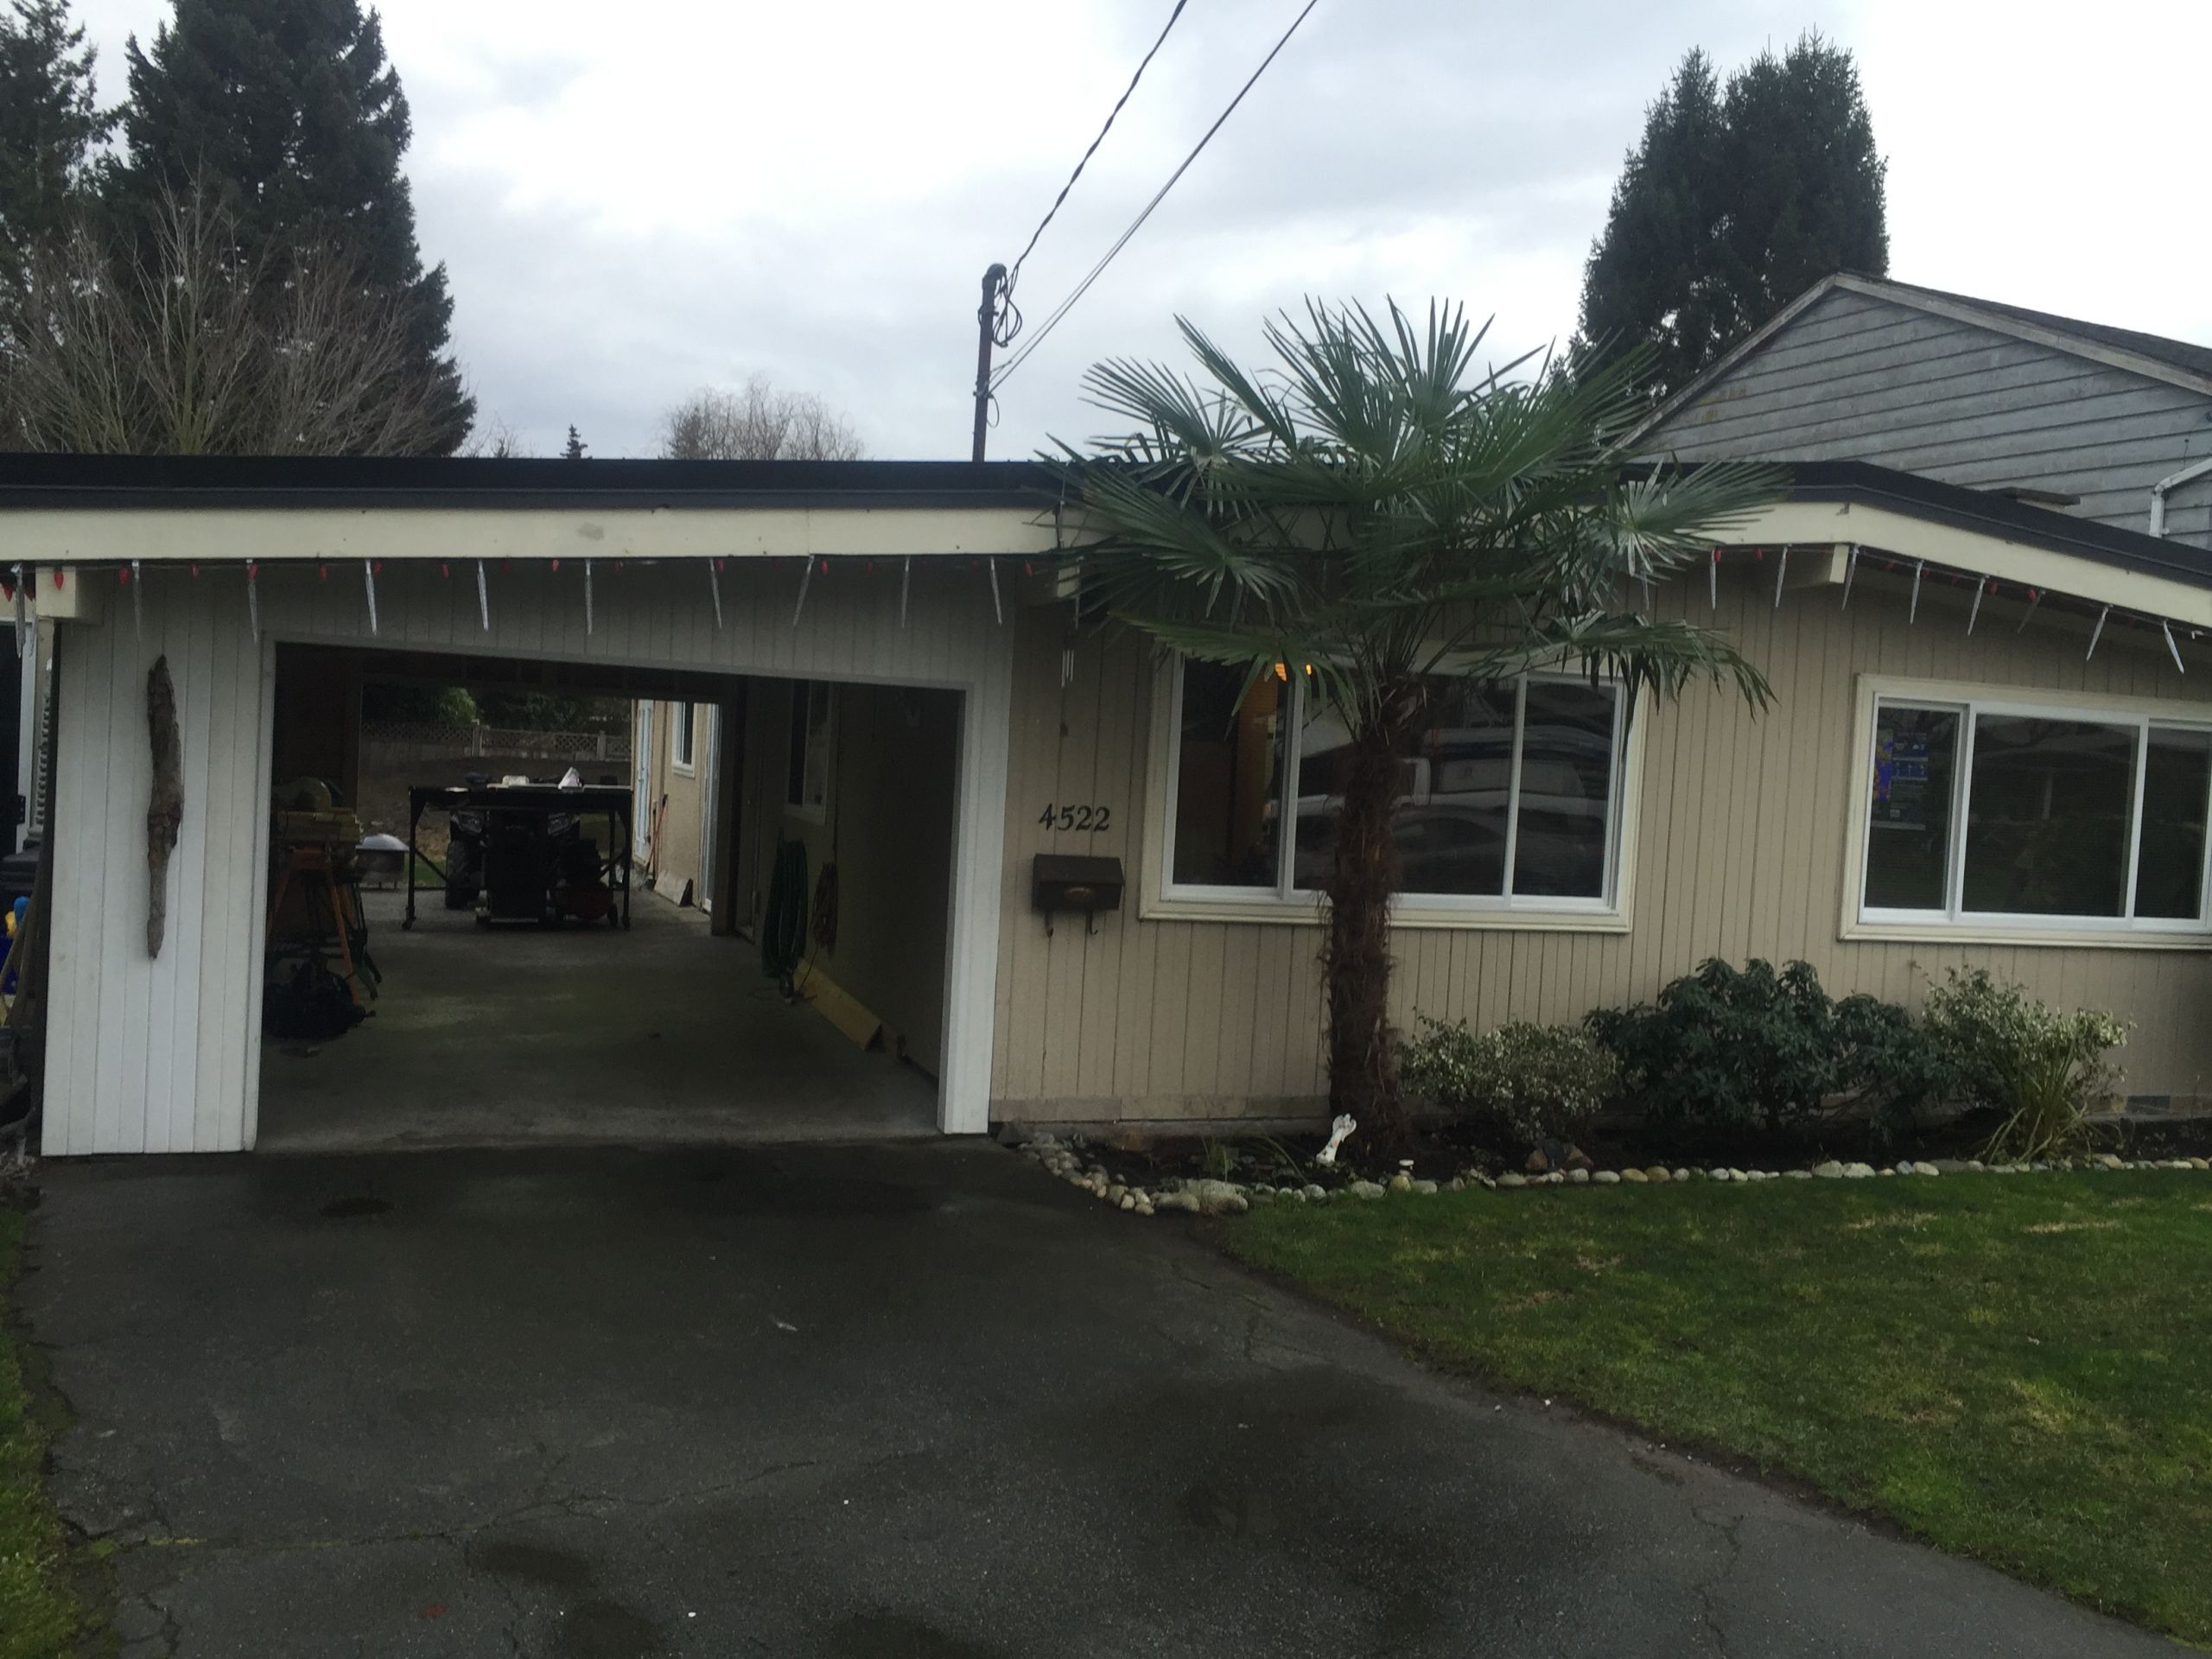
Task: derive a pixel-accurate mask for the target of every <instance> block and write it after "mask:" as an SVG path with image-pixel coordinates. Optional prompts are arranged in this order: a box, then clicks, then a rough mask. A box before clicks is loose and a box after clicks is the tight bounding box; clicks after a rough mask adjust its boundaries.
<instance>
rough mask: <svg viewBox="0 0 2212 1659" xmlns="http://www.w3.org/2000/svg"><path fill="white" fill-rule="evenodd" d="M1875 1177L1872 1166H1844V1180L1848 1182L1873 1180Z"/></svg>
mask: <svg viewBox="0 0 2212 1659" xmlns="http://www.w3.org/2000/svg"><path fill="white" fill-rule="evenodd" d="M1873 1177H1874V1166H1873V1165H1872V1164H1846V1165H1845V1166H1843V1179H1846V1180H1847V1181H1866V1180H1872V1179H1873Z"/></svg>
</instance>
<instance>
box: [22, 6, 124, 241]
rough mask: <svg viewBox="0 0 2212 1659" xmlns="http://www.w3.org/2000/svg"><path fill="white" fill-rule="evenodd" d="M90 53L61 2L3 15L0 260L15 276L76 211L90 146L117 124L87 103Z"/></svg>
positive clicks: (90, 90) (90, 83) (90, 72)
mask: <svg viewBox="0 0 2212 1659" xmlns="http://www.w3.org/2000/svg"><path fill="white" fill-rule="evenodd" d="M92 58H93V50H92V48H91V47H88V46H86V44H85V31H84V29H83V28H82V27H81V26H74V27H73V26H72V24H71V22H70V20H69V8H68V6H67V3H65V0H12V3H10V5H9V6H8V7H7V8H6V9H5V10H0V257H4V258H5V260H6V262H7V263H6V271H5V273H4V274H5V275H6V276H7V277H11V278H12V277H17V276H19V275H20V274H21V273H22V270H23V267H24V264H25V263H26V262H27V261H28V259H29V254H30V251H31V249H32V248H33V247H34V246H35V245H37V244H38V243H40V242H41V241H46V240H49V239H51V238H54V237H55V236H56V235H58V234H59V233H60V232H61V231H62V230H63V229H64V228H65V227H66V226H67V223H68V220H69V218H70V216H71V214H72V213H73V212H74V211H75V208H76V206H77V201H78V194H79V184H80V181H81V179H82V176H83V174H84V169H85V164H86V158H87V157H88V156H89V154H90V152H91V150H92V146H93V145H94V144H96V143H99V141H100V140H101V139H103V138H105V137H106V136H107V134H108V131H109V130H110V129H111V128H112V127H113V126H114V124H115V118H114V116H113V115H111V114H103V113H101V112H100V111H99V110H98V109H97V108H95V107H94V105H93V103H92Z"/></svg>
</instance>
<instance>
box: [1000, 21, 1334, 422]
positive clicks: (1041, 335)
mask: <svg viewBox="0 0 2212 1659" xmlns="http://www.w3.org/2000/svg"><path fill="white" fill-rule="evenodd" d="M1319 3H1321V0H1306V6H1305V9H1304V10H1301V11H1300V13H1299V14H1298V16H1295V17H1294V18H1292V19H1291V20H1290V27H1289V28H1288V29H1285V30H1283V32H1282V38H1281V39H1280V40H1278V41H1276V42H1275V43H1274V47H1273V48H1270V49H1269V51H1268V55H1267V56H1266V57H1264V58H1262V59H1261V60H1260V67H1258V68H1256V69H1255V70H1254V71H1253V72H1252V77H1251V79H1249V80H1247V81H1246V82H1245V83H1244V84H1243V86H1241V87H1239V88H1238V89H1237V92H1236V97H1234V98H1232V99H1230V100H1229V107H1228V108H1227V109H1225V110H1224V111H1222V112H1221V114H1220V115H1219V116H1217V118H1215V120H1214V124H1212V125H1211V126H1210V127H1208V128H1207V129H1206V130H1205V137H1201V138H1200V139H1199V140H1198V143H1197V144H1196V145H1195V146H1194V147H1193V148H1192V150H1191V153H1190V154H1189V155H1188V156H1185V157H1184V158H1183V164H1182V165H1181V166H1180V167H1179V168H1176V169H1175V170H1174V171H1173V173H1171V174H1169V175H1167V182H1166V183H1165V184H1163V185H1161V186H1160V188H1159V189H1158V190H1157V191H1156V192H1155V193H1154V195H1153V198H1152V200H1150V201H1148V202H1147V203H1145V205H1144V210H1143V212H1141V213H1139V214H1138V215H1137V216H1136V217H1135V219H1131V220H1130V221H1129V227H1128V229H1127V230H1125V231H1123V232H1122V233H1121V235H1119V236H1118V237H1116V238H1114V244H1113V245H1112V246H1111V247H1109V248H1108V249H1107V250H1106V251H1105V254H1104V255H1103V257H1101V258H1100V259H1099V261H1098V263H1097V264H1095V265H1093V266H1092V267H1091V268H1090V274H1089V275H1088V276H1086V277H1084V279H1083V280H1082V281H1081V282H1079V283H1077V284H1076V285H1075V291H1074V292H1072V293H1071V294H1070V295H1069V296H1067V298H1065V300H1062V301H1061V302H1059V304H1058V306H1056V307H1055V308H1053V310H1052V315H1049V316H1047V317H1046V319H1045V321H1043V322H1042V323H1040V324H1039V325H1038V327H1037V332H1036V333H1035V334H1032V335H1030V337H1029V343H1028V344H1027V345H1026V346H1023V347H1022V348H1021V349H1020V351H1019V352H1016V353H1014V355H1013V356H1012V357H1010V358H1008V359H1007V360H1006V362H1005V363H1004V364H1003V365H1001V366H1000V368H999V370H998V372H996V373H995V374H994V375H992V376H991V385H990V389H991V390H992V391H997V390H998V389H999V388H1000V387H1001V386H1002V385H1005V384H1006V382H1007V378H1008V377H1009V376H1011V375H1012V374H1013V373H1014V371H1015V370H1016V369H1018V368H1020V366H1021V365H1023V364H1024V363H1026V362H1027V361H1028V360H1029V354H1030V353H1032V352H1033V351H1035V350H1036V349H1037V348H1038V347H1039V346H1041V345H1043V344H1044V343H1045V340H1046V336H1048V335H1049V334H1051V333H1052V330H1053V329H1054V328H1056V327H1058V326H1059V323H1060V320H1061V319H1062V318H1063V317H1065V316H1066V315H1067V314H1068V313H1069V312H1070V311H1071V310H1073V309H1074V308H1075V303H1076V302H1077V300H1080V299H1081V298H1082V297H1083V296H1084V295H1085V294H1087V293H1088V292H1090V285H1091V284H1092V283H1095V282H1096V281H1097V280H1098V279H1099V277H1101V276H1103V274H1104V273H1105V270H1106V267H1107V266H1109V265H1110V264H1113V263H1114V257H1115V256H1116V254H1118V253H1120V252H1121V251H1122V249H1123V248H1125V247H1127V246H1128V243H1129V238H1131V237H1133V236H1135V234H1136V233H1137V232H1139V231H1140V230H1141V229H1142V228H1143V227H1144V222H1145V220H1147V219H1150V218H1151V217H1152V213H1153V210H1154V208H1155V207H1159V206H1160V203H1161V202H1162V201H1165V200H1166V199H1167V193H1168V192H1169V191H1170V190H1173V188H1175V184H1176V181H1178V180H1179V179H1180V178H1181V177H1182V176H1183V175H1184V174H1185V173H1187V172H1188V171H1190V168H1191V163H1192V162H1195V161H1197V160H1198V156H1199V153H1200V152H1201V151H1203V150H1204V149H1205V147H1206V146H1207V145H1208V144H1209V143H1212V142H1213V136H1214V134H1216V133H1217V132H1219V131H1220V130H1221V129H1222V127H1223V125H1224V124H1225V123H1227V121H1228V119H1229V118H1230V116H1232V115H1234V114H1236V106H1237V105H1239V104H1242V103H1243V101H1244V95H1245V94H1246V93H1247V92H1250V91H1251V90H1252V88H1253V87H1254V86H1257V85H1258V84H1259V79H1260V77H1261V76H1262V75H1264V74H1265V73H1267V72H1268V65H1269V64H1271V63H1273V62H1274V60H1275V57H1276V54H1279V53H1280V52H1281V50H1282V49H1283V48H1285V47H1286V46H1288V45H1289V44H1290V37H1291V36H1292V35H1295V34H1297V33H1298V26H1299V25H1300V23H1302V22H1305V21H1306V17H1307V16H1308V15H1309V14H1310V13H1311V12H1312V11H1313V8H1314V7H1315V6H1317V5H1319Z"/></svg>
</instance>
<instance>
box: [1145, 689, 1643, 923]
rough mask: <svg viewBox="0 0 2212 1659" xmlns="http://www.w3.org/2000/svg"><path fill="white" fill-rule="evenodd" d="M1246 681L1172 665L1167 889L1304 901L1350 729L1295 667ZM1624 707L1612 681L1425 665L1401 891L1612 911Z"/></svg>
mask: <svg viewBox="0 0 2212 1659" xmlns="http://www.w3.org/2000/svg"><path fill="white" fill-rule="evenodd" d="M1248 679H1249V675H1248V674H1247V672H1246V671H1244V670H1243V669H1238V668H1224V667H1221V666H1219V665H1217V664H1211V663H1198V662H1186V663H1185V664H1182V667H1181V670H1180V672H1179V677H1178V679H1177V682H1176V688H1175V691H1176V708H1175V733H1176V753H1175V756H1174V770H1173V803H1174V804H1173V813H1172V816H1171V835H1172V840H1173V846H1172V849H1171V855H1170V859H1169V871H1170V874H1171V883H1170V888H1169V892H1170V894H1171V896H1181V897H1200V898H1230V897H1236V898H1254V897H1259V898H1274V899H1309V900H1310V898H1311V896H1312V895H1313V893H1317V892H1319V890H1320V889H1321V888H1322V887H1325V885H1326V882H1327V880H1328V872H1329V865H1330V861H1331V859H1332V856H1333V855H1334V850H1335V839H1336V825H1337V814H1338V809H1339V807H1340V806H1341V805H1342V804H1343V784H1342V773H1343V767H1344V760H1345V758H1346V751H1347V748H1348V746H1349V743H1350V741H1351V739H1350V734H1349V733H1348V731H1347V730H1346V728H1345V727H1344V722H1343V721H1342V720H1341V719H1340V718H1338V715H1336V714H1335V713H1334V712H1333V711H1332V710H1330V709H1328V708H1326V707H1325V704H1324V703H1323V702H1322V699H1321V698H1320V697H1319V696H1318V695H1317V694H1316V693H1315V691H1314V690H1313V685H1312V683H1311V681H1310V679H1309V677H1307V676H1306V674H1304V673H1302V672H1296V671H1292V670H1291V669H1290V668H1289V667H1288V666H1287V664H1285V665H1278V666H1277V667H1276V668H1275V670H1274V671H1273V672H1272V673H1268V674H1264V675H1262V676H1261V677H1259V678H1258V679H1257V680H1255V681H1252V683H1250V685H1249V689H1248V687H1247V684H1246V682H1247V680H1248ZM1620 704H1621V699H1620V696H1619V693H1618V688H1616V687H1615V686H1613V685H1612V684H1611V683H1598V684H1592V683H1590V682H1589V681H1587V680H1586V679H1573V678H1569V677H1563V676H1562V677H1550V676H1529V677H1524V678H1521V679H1515V680H1503V681H1481V680H1473V679H1465V678H1457V677H1446V676H1439V677H1435V678H1433V679H1432V680H1431V681H1430V682H1429V683H1428V688H1427V701H1426V704H1425V706H1424V708H1423V710H1422V713H1421V717H1420V719H1419V720H1418V721H1416V723H1415V725H1414V729H1413V730H1412V731H1411V732H1410V733H1409V734H1408V736H1407V738H1406V740H1405V741H1404V743H1403V745H1402V747H1401V749H1400V752H1399V759H1400V764H1399V774H1398V775H1399V785H1398V787H1399V799H1398V804H1397V808H1396V810H1395V814H1394V815H1393V822H1392V834H1393V837H1394V839H1395V842H1396V843H1397V849H1398V858H1399V865H1400V877H1399V887H1398V891H1399V893H1401V894H1402V896H1403V897H1405V898H1407V899H1414V900H1416V901H1425V902H1433V903H1434V904H1436V905H1438V906H1442V907H1446V908H1452V907H1461V908H1468V909H1495V908H1516V907H1517V908H1528V909H1565V910H1576V909H1580V910H1593V909H1594V910H1602V909H1605V908H1606V907H1608V906H1610V905H1611V902H1612V897H1613V869H1614V846H1615V836H1616V822H1617V819H1618V811H1617V810H1616V804H1617V801H1618V794H1619V773H1620V766H1619V759H1620V739H1621V707H1620ZM1286 823H1287V824H1288V825H1289V829H1288V832H1287V834H1286V833H1285V829H1284V825H1285V824H1286Z"/></svg>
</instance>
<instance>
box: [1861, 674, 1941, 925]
mask: <svg viewBox="0 0 2212 1659" xmlns="http://www.w3.org/2000/svg"><path fill="white" fill-rule="evenodd" d="M1958 756H1959V716H1958V715H1957V714H1956V713H1955V711H1953V710H1951V709H1901V708H1899V707H1897V705H1896V704H1894V703H1884V704H1883V705H1882V706H1881V707H1880V708H1879V709H1877V710H1876V711H1875V714H1874V794H1873V801H1872V805H1871V806H1870V807H1869V809H1868V812H1867V818H1866V905H1867V907H1868V908H1869V909H1872V910H1942V908H1943V907H1944V906H1945V903H1946V902H1947V899H1946V894H1945V892H1944V887H1945V884H1946V882H1947V881H1948V880H1949V877H1950V868H1951V804H1952V802H1953V801H1954V800H1955V798H1956V795H1955V791H1954V790H1953V787H1952V785H1953V784H1954V782H1955V779H1956V778H1957V776H1958Z"/></svg>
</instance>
